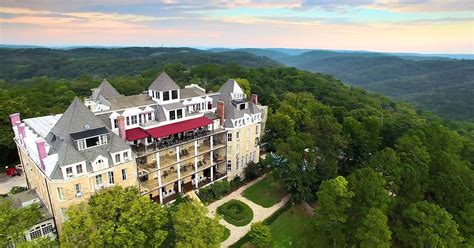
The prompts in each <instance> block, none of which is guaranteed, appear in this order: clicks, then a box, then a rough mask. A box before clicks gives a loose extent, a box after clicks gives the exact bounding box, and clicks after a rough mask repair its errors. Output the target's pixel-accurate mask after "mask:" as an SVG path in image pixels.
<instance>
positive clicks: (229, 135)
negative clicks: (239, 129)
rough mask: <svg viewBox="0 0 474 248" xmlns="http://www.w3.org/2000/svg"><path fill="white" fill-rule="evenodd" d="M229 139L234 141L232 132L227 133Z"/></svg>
mask: <svg viewBox="0 0 474 248" xmlns="http://www.w3.org/2000/svg"><path fill="white" fill-rule="evenodd" d="M227 141H232V133H228V134H227Z"/></svg>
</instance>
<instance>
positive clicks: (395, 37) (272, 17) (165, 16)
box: [0, 0, 474, 53]
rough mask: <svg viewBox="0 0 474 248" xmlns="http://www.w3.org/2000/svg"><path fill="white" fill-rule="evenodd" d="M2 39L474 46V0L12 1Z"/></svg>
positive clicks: (431, 49) (414, 48) (6, 5)
mask: <svg viewBox="0 0 474 248" xmlns="http://www.w3.org/2000/svg"><path fill="white" fill-rule="evenodd" d="M0 44H17V45H20V44H28V45H43V46H64V45H66V46H85V45H86V46H152V47H156V46H161V45H163V46H165V47H176V46H191V47H207V48H210V47H230V48H237V47H262V48H270V47H279V48H313V49H336V50H370V51H385V52H417V53H474V1H473V0H460V1H452V0H273V1H270V0H236V1H225V0H218V1H214V0H208V1H175V0H163V1H151V0H134V1H126V0H82V1H76V0H2V1H0Z"/></svg>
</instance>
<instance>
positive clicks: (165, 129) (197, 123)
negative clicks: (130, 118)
mask: <svg viewBox="0 0 474 248" xmlns="http://www.w3.org/2000/svg"><path fill="white" fill-rule="evenodd" d="M210 124H212V121H211V120H209V118H207V117H205V116H202V117H199V118H195V119H191V120H186V121H181V122H177V123H173V124H168V125H164V126H161V127H155V128H151V129H148V130H146V131H147V132H148V133H149V134H150V135H151V136H153V138H162V137H166V136H170V135H173V134H177V133H181V132H185V131H188V130H192V129H194V128H198V127H204V126H207V125H210Z"/></svg>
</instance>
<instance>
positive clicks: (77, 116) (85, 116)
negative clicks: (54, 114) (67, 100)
mask: <svg viewBox="0 0 474 248" xmlns="http://www.w3.org/2000/svg"><path fill="white" fill-rule="evenodd" d="M86 124H87V125H88V126H89V129H96V128H101V127H105V125H104V123H103V122H102V121H101V120H100V119H99V118H97V117H96V116H95V115H94V114H93V113H92V112H91V111H90V110H89V109H88V108H87V107H86V106H84V104H83V103H82V102H81V100H79V98H77V97H76V98H75V99H74V101H73V102H72V103H71V105H69V107H68V108H67V109H66V111H65V112H64V114H63V115H62V116H61V118H59V120H58V122H57V123H56V125H54V127H53V128H52V129H51V133H53V134H54V135H56V136H58V137H60V138H62V139H66V138H68V137H69V135H70V134H71V133H78V132H82V131H85V130H86V127H85V125H86Z"/></svg>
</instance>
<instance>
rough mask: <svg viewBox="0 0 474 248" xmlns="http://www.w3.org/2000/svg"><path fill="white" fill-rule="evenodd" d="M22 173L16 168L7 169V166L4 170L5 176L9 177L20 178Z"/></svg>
mask: <svg viewBox="0 0 474 248" xmlns="http://www.w3.org/2000/svg"><path fill="white" fill-rule="evenodd" d="M22 172H23V171H22V170H21V169H18V168H16V167H11V168H8V166H7V169H6V170H5V174H6V175H7V176H9V177H14V176H21V173H22Z"/></svg>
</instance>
